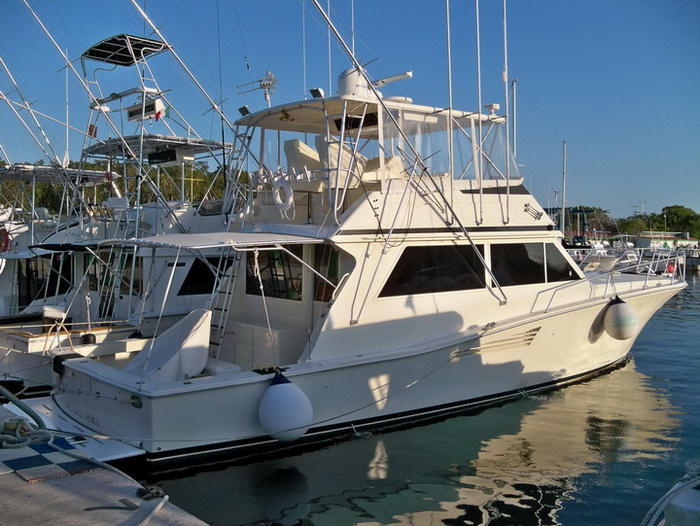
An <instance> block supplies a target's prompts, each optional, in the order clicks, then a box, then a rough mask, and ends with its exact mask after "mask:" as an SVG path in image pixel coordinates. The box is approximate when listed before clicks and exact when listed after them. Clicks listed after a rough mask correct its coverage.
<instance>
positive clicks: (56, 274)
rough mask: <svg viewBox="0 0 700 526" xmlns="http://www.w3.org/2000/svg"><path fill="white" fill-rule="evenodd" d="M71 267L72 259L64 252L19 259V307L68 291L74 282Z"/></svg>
mask: <svg viewBox="0 0 700 526" xmlns="http://www.w3.org/2000/svg"><path fill="white" fill-rule="evenodd" d="M61 261H62V262H63V263H61ZM71 269H72V259H71V257H70V256H69V255H68V254H64V253H61V254H52V255H50V256H49V255H47V256H40V257H35V258H28V259H25V260H24V261H22V260H18V265H17V278H18V290H17V303H18V305H19V308H20V309H23V308H25V307H26V306H28V305H29V304H30V303H31V302H32V301H34V300H36V299H38V298H43V297H44V296H47V297H52V296H54V295H60V294H65V293H66V292H68V291H69V290H70V288H71V283H72V282H71V277H72V270H71Z"/></svg>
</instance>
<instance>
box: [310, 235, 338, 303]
mask: <svg viewBox="0 0 700 526" xmlns="http://www.w3.org/2000/svg"><path fill="white" fill-rule="evenodd" d="M338 260H339V253H338V250H337V249H336V248H335V247H334V246H333V245H327V244H322V245H314V270H316V271H317V272H318V273H319V274H321V275H322V276H324V277H325V278H326V279H327V280H328V281H330V282H331V283H333V284H334V285H337V284H338V274H339V272H338ZM333 291H334V289H333V287H331V286H330V285H329V284H328V283H327V282H325V281H323V280H322V279H321V278H319V277H318V276H316V275H314V300H315V301H330V300H331V298H332V296H333Z"/></svg>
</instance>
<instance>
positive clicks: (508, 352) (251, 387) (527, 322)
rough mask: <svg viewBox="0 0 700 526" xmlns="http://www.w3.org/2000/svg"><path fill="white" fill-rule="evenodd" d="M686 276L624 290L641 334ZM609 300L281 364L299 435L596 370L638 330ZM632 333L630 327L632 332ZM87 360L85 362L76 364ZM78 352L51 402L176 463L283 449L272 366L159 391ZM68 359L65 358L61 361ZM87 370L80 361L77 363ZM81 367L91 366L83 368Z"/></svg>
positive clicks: (471, 402) (423, 412) (613, 359)
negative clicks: (263, 403) (445, 338)
mask: <svg viewBox="0 0 700 526" xmlns="http://www.w3.org/2000/svg"><path fill="white" fill-rule="evenodd" d="M683 286H684V284H678V285H674V286H667V287H659V288H656V289H655V290H649V289H647V290H645V291H642V292H639V293H637V294H630V295H629V296H625V298H624V299H625V301H627V302H628V303H629V304H630V305H631V306H632V307H633V308H634V310H635V312H636V313H637V316H638V319H639V322H640V330H641V328H642V327H643V326H644V325H645V324H646V322H647V321H648V320H649V318H651V316H652V315H653V314H654V313H655V312H656V311H657V310H658V309H659V308H660V307H661V306H662V305H663V304H664V303H665V302H666V301H668V300H669V299H670V298H671V297H672V296H674V295H675V294H676V293H678V292H679V291H680V290H681V289H682V288H683ZM606 305H607V301H606V300H597V301H589V302H586V303H585V304H580V305H578V306H570V307H568V308H562V309H559V310H557V311H551V312H549V313H546V314H542V313H541V314H540V315H537V316H535V315H533V316H531V317H530V318H527V319H523V320H520V321H518V322H515V323H513V324H511V325H502V326H501V327H499V328H497V329H494V330H486V331H485V332H484V333H483V335H481V336H475V337H473V338H469V339H466V340H463V341H461V342H456V343H454V344H451V345H447V346H442V347H440V348H436V349H426V350H424V351H423V352H415V353H413V354H411V355H408V356H407V355H405V354H404V355H400V354H397V355H395V356H376V357H375V358H374V359H372V360H368V359H367V357H368V356H371V354H370V353H364V356H363V357H362V358H357V359H356V360H355V361H352V360H348V361H346V362H344V363H338V362H335V363H334V362H332V361H331V360H328V361H327V362H325V363H315V362H313V361H309V362H304V363H300V364H295V365H293V366H290V367H288V368H287V369H286V370H285V375H286V376H287V377H288V378H289V379H290V380H291V381H293V382H294V383H295V384H296V385H297V386H298V387H299V388H301V389H302V390H303V391H304V393H306V395H307V396H308V397H309V399H310V400H311V403H312V406H313V410H314V420H313V424H312V426H311V429H310V430H309V431H308V432H307V433H306V435H305V436H304V438H303V439H302V441H304V440H306V441H309V440H314V439H316V440H318V439H322V438H324V437H326V436H330V435H331V434H335V433H338V432H347V431H348V430H351V431H355V430H357V429H361V428H369V427H378V426H386V425H402V424H407V423H411V422H415V421H416V419H417V418H419V417H421V416H424V417H430V416H438V415H440V414H442V413H446V412H450V411H455V410H460V409H465V408H471V407H476V406H479V405H485V404H491V403H497V402H501V401H505V400H508V399H511V398H514V397H518V396H521V395H523V394H526V393H529V392H533V391H539V390H544V389H550V388H553V387H556V386H560V385H563V384H566V383H570V382H573V381H579V380H582V379H585V378H587V377H589V376H591V375H594V374H598V373H600V372H603V371H604V370H606V369H608V368H610V367H613V366H615V365H617V364H619V363H621V362H622V361H624V360H625V359H626V357H627V355H628V353H629V351H630V349H631V347H632V345H633V343H634V340H635V338H636V336H635V337H633V338H630V339H628V340H616V339H614V338H612V337H610V336H609V335H608V334H607V333H606V332H605V330H604V329H603V327H602V322H601V320H602V313H603V312H604V310H605V308H606ZM637 334H638V333H637ZM81 362H84V363H81ZM88 362H89V361H88V360H79V361H76V363H75V364H71V365H68V364H67V365H68V367H67V368H66V371H64V372H63V374H62V376H61V378H60V381H59V382H58V385H57V388H56V389H55V393H54V398H55V401H56V403H57V405H58V406H59V407H60V409H61V410H62V411H64V412H65V413H66V414H67V415H68V416H70V417H71V418H72V419H74V420H75V421H77V422H78V423H80V424H82V425H84V426H86V427H87V428H90V429H93V430H94V431H95V432H97V433H99V434H101V435H107V436H109V437H112V438H115V439H118V440H121V441H124V442H126V443H127V444H130V445H132V446H135V447H138V448H141V449H143V450H144V451H145V453H146V455H147V456H149V457H151V458H152V459H153V460H160V461H168V460H170V461H172V460H179V459H183V458H185V457H188V456H192V455H200V454H203V453H211V452H219V453H225V452H231V451H234V450H238V451H241V450H243V449H248V448H253V447H266V448H269V449H277V448H284V447H285V445H287V444H286V443H282V442H278V441H277V440H274V439H271V438H270V437H269V436H267V435H266V433H265V431H264V430H263V429H262V428H261V426H260V423H259V417H258V406H259V403H260V400H261V398H262V396H263V394H264V392H265V390H266V389H267V387H268V386H269V384H270V380H271V378H272V374H258V373H255V372H233V373H229V374H223V375H215V376H207V377H201V378H193V379H191V380H188V381H186V382H184V383H183V382H180V383H178V384H177V385H168V384H163V385H162V389H159V390H151V391H146V390H139V389H138V385H134V386H133V389H132V388H130V387H129V386H128V385H126V384H124V383H122V384H121V385H120V383H119V382H115V381H114V378H109V377H108V376H106V375H107V373H108V372H109V371H107V369H105V373H104V374H105V376H102V374H101V369H99V367H98V368H97V369H96V368H95V367H96V366H97V365H99V364H94V363H93V364H90V363H88ZM69 363H70V362H69ZM84 367H85V369H83V368H84ZM88 373H89V374H88Z"/></svg>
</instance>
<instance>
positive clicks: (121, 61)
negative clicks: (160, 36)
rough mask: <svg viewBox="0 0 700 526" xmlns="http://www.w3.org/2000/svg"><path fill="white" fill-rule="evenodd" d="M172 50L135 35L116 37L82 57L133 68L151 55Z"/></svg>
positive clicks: (103, 41) (160, 43) (87, 51)
mask: <svg viewBox="0 0 700 526" xmlns="http://www.w3.org/2000/svg"><path fill="white" fill-rule="evenodd" d="M166 49H170V48H169V47H168V45H167V44H166V43H165V42H161V41H160V40H154V39H152V38H146V37H137V36H135V35H127V34H126V33H122V34H121V35H114V36H113V37H109V38H106V39H104V40H102V41H101V42H98V43H97V44H95V45H94V46H92V47H90V48H89V49H87V50H86V51H85V52H84V53H83V54H82V56H81V58H83V59H92V60H97V61H99V62H106V63H107V64H114V65H117V66H133V65H134V64H135V63H136V62H137V61H139V60H141V59H143V58H146V57H147V56H149V55H155V54H157V53H160V52H162V51H165V50H166Z"/></svg>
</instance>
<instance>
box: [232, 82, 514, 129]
mask: <svg viewBox="0 0 700 526" xmlns="http://www.w3.org/2000/svg"><path fill="white" fill-rule="evenodd" d="M383 102H384V105H385V106H386V107H387V108H388V109H390V110H406V111H408V112H409V114H410V115H411V117H409V118H408V119H407V120H406V121H404V122H402V129H403V130H404V131H405V132H406V134H407V135H413V134H416V133H419V132H420V130H419V129H417V127H418V126H419V125H420V124H425V123H430V124H434V123H438V122H439V121H442V125H443V126H445V128H446V126H447V119H448V118H449V114H450V113H451V115H452V118H454V119H470V120H474V121H476V122H481V123H483V124H486V123H499V124H503V123H504V122H505V117H503V116H499V115H489V114H484V113H478V112H467V111H459V110H454V109H453V110H448V109H447V108H437V107H433V106H422V105H418V104H413V103H412V102H411V101H410V99H409V98H408V97H387V98H385V99H383ZM348 103H350V104H353V105H354V107H352V106H351V107H350V109H346V110H345V112H346V113H348V114H351V115H353V116H354V117H355V119H356V120H355V121H350V120H348V121H346V127H347V129H348V131H350V129H352V128H353V127H355V128H356V127H357V126H353V124H356V123H357V120H359V117H360V116H361V114H362V113H364V128H365V129H364V130H363V132H362V135H361V136H362V137H366V138H374V139H376V138H378V133H377V127H376V126H377V111H378V109H379V108H380V107H381V106H380V103H379V102H377V98H376V97H374V96H370V95H366V97H360V96H357V95H356V94H354V93H352V94H347V95H342V96H337V97H325V98H316V99H305V100H303V101H298V102H293V103H288V104H281V105H279V106H275V107H272V108H269V109H265V110H261V111H259V112H256V113H251V114H249V115H246V116H244V117H242V118H240V119H238V120H237V121H236V123H235V124H236V125H239V126H256V127H260V128H266V129H269V130H287V131H300V132H304V133H315V134H325V133H326V127H325V121H324V119H323V112H327V113H328V114H331V115H338V116H340V115H341V114H342V113H343V111H344V106H345V105H346V104H348ZM358 111H359V113H358ZM333 124H334V125H335V126H334V128H333V129H332V131H333V132H334V133H340V131H341V125H342V121H341V120H340V119H338V120H337V121H335V120H334V121H333Z"/></svg>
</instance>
